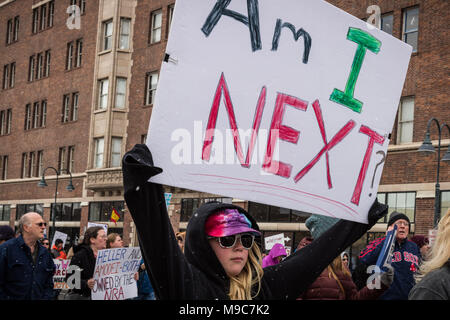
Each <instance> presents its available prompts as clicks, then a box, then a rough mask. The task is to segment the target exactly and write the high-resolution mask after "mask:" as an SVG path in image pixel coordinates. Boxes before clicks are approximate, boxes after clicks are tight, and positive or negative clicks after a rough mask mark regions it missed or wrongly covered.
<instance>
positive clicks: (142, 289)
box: [136, 259, 153, 295]
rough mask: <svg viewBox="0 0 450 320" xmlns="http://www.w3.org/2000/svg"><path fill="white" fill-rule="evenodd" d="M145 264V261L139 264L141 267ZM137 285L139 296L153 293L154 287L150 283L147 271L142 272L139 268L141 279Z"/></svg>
mask: <svg viewBox="0 0 450 320" xmlns="http://www.w3.org/2000/svg"><path fill="white" fill-rule="evenodd" d="M143 263H144V259H142V260H141V262H139V265H142V264H143ZM136 284H137V288H138V294H139V295H149V294H151V293H153V287H152V284H151V283H150V280H149V278H148V274H147V271H146V270H142V269H141V268H139V279H138V281H137V283H136Z"/></svg>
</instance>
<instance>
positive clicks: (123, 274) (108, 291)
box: [92, 247, 141, 300]
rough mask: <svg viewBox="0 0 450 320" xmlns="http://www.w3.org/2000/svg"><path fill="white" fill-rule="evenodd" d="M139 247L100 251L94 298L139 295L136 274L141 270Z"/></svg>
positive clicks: (108, 298)
mask: <svg viewBox="0 0 450 320" xmlns="http://www.w3.org/2000/svg"><path fill="white" fill-rule="evenodd" d="M140 261H141V250H140V249H139V247H132V248H114V249H105V250H100V251H98V254H97V260H96V262H95V270H94V281H95V283H94V287H93V288H92V300H124V299H129V298H134V297H137V286H136V281H135V280H134V274H135V273H136V272H137V271H138V270H139V266H140V264H139V262H140Z"/></svg>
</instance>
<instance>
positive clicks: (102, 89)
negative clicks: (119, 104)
mask: <svg viewBox="0 0 450 320" xmlns="http://www.w3.org/2000/svg"><path fill="white" fill-rule="evenodd" d="M108 94H109V79H108V78H105V79H100V80H98V103H97V110H106V109H107V107H108Z"/></svg>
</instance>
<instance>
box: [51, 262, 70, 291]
mask: <svg viewBox="0 0 450 320" xmlns="http://www.w3.org/2000/svg"><path fill="white" fill-rule="evenodd" d="M53 262H54V263H55V267H56V269H55V273H54V274H53V289H69V287H68V285H67V283H66V274H67V268H69V265H70V260H61V259H53Z"/></svg>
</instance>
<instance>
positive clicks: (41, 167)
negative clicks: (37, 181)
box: [37, 150, 44, 177]
mask: <svg viewBox="0 0 450 320" xmlns="http://www.w3.org/2000/svg"><path fill="white" fill-rule="evenodd" d="M37 168H38V169H37V171H38V174H37V175H38V177H40V176H42V174H43V173H44V151H42V150H39V151H38V152H37Z"/></svg>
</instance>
